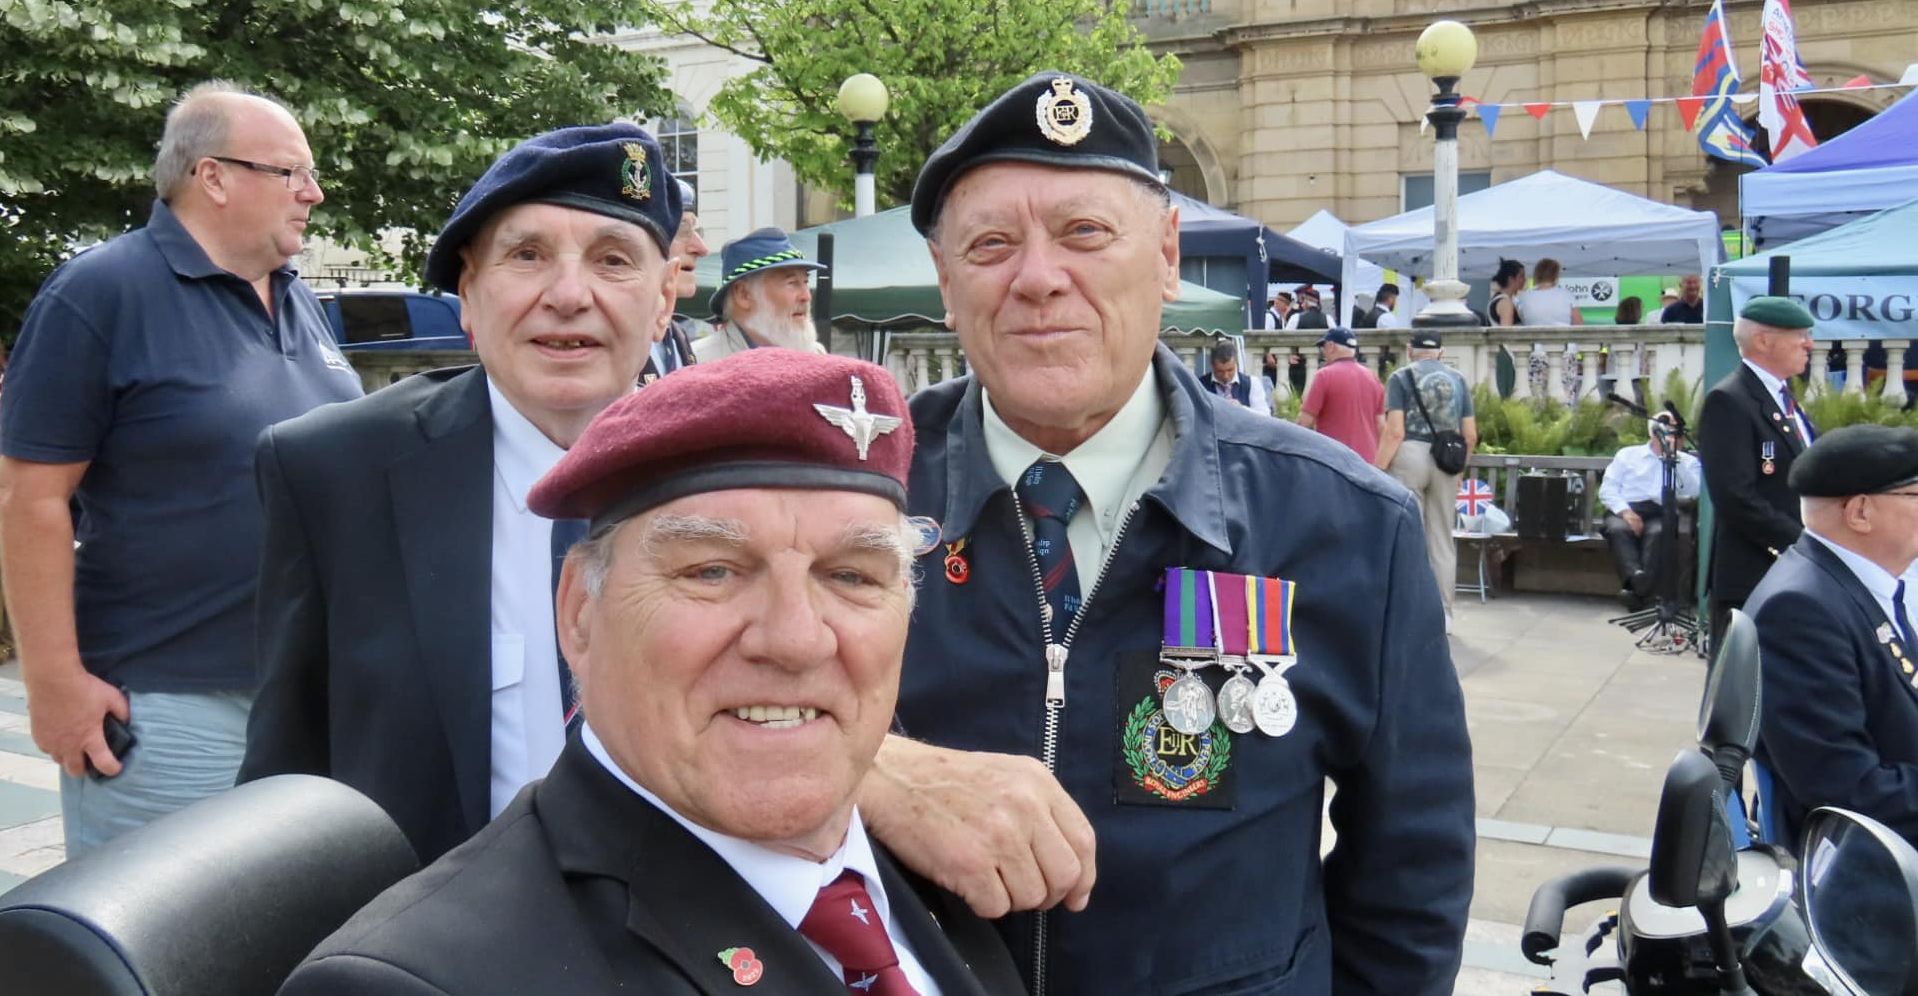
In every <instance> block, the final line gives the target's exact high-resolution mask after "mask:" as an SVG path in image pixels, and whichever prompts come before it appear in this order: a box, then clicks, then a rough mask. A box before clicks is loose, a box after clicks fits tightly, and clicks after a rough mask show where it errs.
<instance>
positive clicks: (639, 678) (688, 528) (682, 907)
mask: <svg viewBox="0 0 1918 996" xmlns="http://www.w3.org/2000/svg"><path fill="white" fill-rule="evenodd" d="M912 448H913V430H912V424H911V420H910V417H909V415H908V413H907V410H906V400H905V397H904V396H903V395H902V394H901V393H900V391H899V387H898V385H897V384H896V383H894V382H893V380H892V378H891V377H890V376H889V375H888V374H887V373H886V372H885V371H884V370H883V369H881V368H880V367H877V366H875V365H873V364H870V363H866V362H863V361H860V360H853V359H848V358H845V357H837V356H825V355H816V354H811V353H798V352H794V351H790V350H777V349H762V350H749V351H745V352H743V353H740V354H737V355H734V356H731V357H728V358H725V359H722V360H718V361H715V362H712V363H701V364H698V365H696V366H693V367H690V368H688V369H686V370H683V371H680V372H678V373H675V374H674V375H673V376H671V377H666V378H662V379H660V380H659V381H657V382H656V383H654V384H652V385H650V386H648V387H647V388H646V389H645V390H643V391H640V392H638V393H637V394H635V395H633V396H632V397H630V398H628V399H626V400H624V401H622V402H619V403H616V404H614V405H613V406H612V407H610V408H608V409H607V410H606V412H605V414H604V415H603V416H602V417H600V418H598V419H596V420H594V422H593V423H592V425H591V426H589V427H588V428H587V429H586V431H585V433H584V435H582V436H581V437H580V439H579V440H578V442H577V443H576V444H575V445H574V446H573V447H572V448H571V449H569V450H568V451H567V453H566V455H565V456H564V457H563V458H562V459H561V460H560V462H559V463H558V464H557V465H556V466H555V467H554V468H553V469H552V470H551V471H550V472H548V473H547V474H546V475H545V476H544V477H543V478H542V479H541V480H540V481H539V483H538V484H537V485H535V486H534V488H533V490H532V492H531V493H530V494H529V495H528V497H527V503H528V505H529V507H530V508H531V509H532V510H533V511H534V512H535V513H537V514H540V515H542V516H546V517H549V518H551V519H553V520H555V521H567V520H578V521H583V522H585V523H587V524H588V533H587V539H586V540H584V541H583V542H581V543H580V544H579V545H578V546H576V547H574V548H573V549H572V551H571V552H570V553H569V554H568V556H567V557H566V560H565V565H564V568H563V569H562V572H561V576H560V582H559V591H558V594H557V596H556V610H555V611H556V614H557V616H558V619H559V643H560V647H561V648H562V650H563V651H564V653H565V656H566V659H567V661H569V662H570V663H571V665H572V667H573V673H574V674H575V676H576V680H577V685H578V689H579V699H580V703H581V709H582V711H583V714H584V716H585V722H584V725H583V726H581V727H580V729H579V730H578V732H577V733H575V734H574V735H572V736H571V737H569V738H568V742H567V745H566V749H565V751H564V752H563V753H562V754H561V756H560V759H559V761H558V762H557V763H556V764H555V765H554V767H553V770H552V773H551V774H550V775H548V776H547V777H546V778H545V779H544V780H543V781H539V782H536V783H534V784H533V785H531V786H529V787H528V788H526V789H525V790H524V791H523V792H521V793H520V794H519V795H518V796H517V797H516V798H515V799H514V801H513V803H512V804H511V805H510V806H508V807H507V809H506V811H505V812H504V813H502V814H500V816H499V818H498V819H497V820H495V821H494V822H493V823H492V824H491V825H489V826H488V828H487V829H485V830H483V831H481V832H480V834H479V835H478V836H476V837H475V838H474V839H473V840H472V841H470V842H469V843H468V844H467V845H466V846H464V847H461V848H459V849H457V850H455V851H453V852H452V853H450V854H448V855H446V856H445V857H443V858H441V859H440V860H439V861H438V862H436V863H435V864H434V865H432V866H431V867H429V868H427V869H426V870H425V871H423V872H420V873H418V874H416V875H414V876H412V877H410V878H408V879H406V880H404V881H402V882H400V883H399V884H397V885H395V886H394V887H393V888H391V889H389V890H388V891H387V892H385V893H383V894H382V895H381V896H380V897H378V898H376V899H375V900H374V901H373V902H372V903H371V904H370V905H369V906H367V908H365V909H364V910H362V911H360V912H359V913H358V914H356V915H355V916H354V917H353V919H352V920H351V921H349V922H348V923H347V924H346V925H345V926H344V927H342V928H341V929H340V930H339V931H337V932H336V933H335V934H334V935H333V936H332V937H330V938H328V939H327V940H326V941H324V942H322V943H321V944H320V946H319V947H318V948H317V949H316V950H315V951H314V953H313V954H312V955H311V956H309V958H308V960H307V961H306V963H305V964H303V965H302V966H301V967H299V968H298V969H296V970H295V972H294V973H293V975H292V976H291V978H290V979H289V980H288V982H287V984H286V987H285V988H284V989H282V990H281V992H282V993H283V994H290V996H311V994H318V993H353V994H356V996H359V994H374V996H380V994H392V996H400V994H408V996H415V994H424V993H429V992H431V993H453V994H466V993H472V994H479V993H539V994H541V996H571V994H578V996H589V994H590V996H596V994H599V993H607V992H620V991H624V992H639V993H666V992H673V993H682V992H683V993H693V992H703V993H713V992H732V991H735V990H736V989H744V988H746V987H751V986H755V985H759V984H760V983H762V982H763V983H765V984H764V985H761V986H760V989H759V990H758V991H770V992H784V993H802V992H803V993H831V992H841V993H844V992H850V993H859V994H867V996H987V994H997V993H1007V992H1019V991H1023V990H1022V989H1021V987H1020V984H1019V977H1018V972H1017V970H1016V969H1015V968H1014V966H1013V964H1012V958H1011V955H1010V954H1009V953H1008V952H1007V950H1006V947H1005V943H1004V942H1003V941H1002V940H1001V939H1000V938H999V935H998V933H997V932H996V931H995V930H994V929H993V927H992V926H991V925H990V924H988V923H987V922H986V921H984V920H982V919H980V918H978V917H977V916H975V915H973V914H972V913H971V912H970V911H969V910H968V909H967V908H966V905H965V903H964V902H963V901H962V900H960V899H959V898H958V897H957V896H955V895H953V894H951V893H949V892H945V891H943V890H940V889H938V888H937V887H934V886H931V885H929V884H925V883H923V882H917V881H914V880H911V879H909V878H907V877H906V875H905V874H904V873H903V872H902V871H901V870H900V869H899V868H898V867H897V866H896V865H894V863H893V861H892V859H891V858H890V857H889V856H888V854H887V852H886V850H885V848H884V847H883V846H880V845H879V844H877V843H876V842H874V841H873V840H872V839H871V838H869V837H868V836H867V831H866V826H865V822H864V821H863V820H862V819H861V816H860V813H859V809H858V807H857V806H856V805H855V794H856V791H857V789H858V787H859V785H860V783H861V781H862V780H863V779H864V777H865V775H866V772H867V771H868V770H869V769H870V768H871V766H872V761H873V756H874V754H875V753H876V752H877V750H878V748H879V744H880V742H881V741H882V740H883V739H885V737H886V736H887V731H888V730H889V729H890V727H891V726H892V722H893V708H894V705H895V702H896V700H897V697H898V691H899V673H900V668H901V666H902V662H903V660H904V655H905V646H906V627H907V624H908V621H909V620H910V619H911V616H912V607H913V601H914V598H915V589H914V570H913V558H914V556H915V555H916V554H917V553H918V552H919V551H920V550H921V549H922V548H924V547H930V546H931V545H932V539H933V538H934V537H936V536H937V535H938V533H937V529H936V527H935V528H931V529H927V528H924V527H922V525H921V523H920V522H919V521H918V520H913V519H908V518H907V517H906V515H905V512H904V509H905V505H906V477H907V472H908V469H909V467H910V462H911V454H912ZM928 532H930V534H931V535H930V536H928V535H927V534H928Z"/></svg>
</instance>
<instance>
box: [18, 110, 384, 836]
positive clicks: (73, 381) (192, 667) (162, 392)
mask: <svg viewBox="0 0 1918 996" xmlns="http://www.w3.org/2000/svg"><path fill="white" fill-rule="evenodd" d="M312 165H313V153H312V151H311V150H310V149H308V148H307V144H306V137H305V135H304V134H303V133H302V132H301V130H300V126H299V124H298V123H297V122H295V121H294V119H293V116H292V115H291V114H289V113H288V112H287V111H286V109H285V108H284V107H282V106H280V105H279V104H277V103H275V102H274V101H272V100H269V99H267V98H264V97H261V96H257V95H253V94H249V93H246V92H245V91H243V90H240V89H239V88H237V87H234V86H231V85H229V84H224V83H206V84H201V85H200V86H197V87H195V88H193V89H192V90H190V91H188V92H187V94H186V95H185V96H184V97H183V98H182V99H181V100H180V102H179V103H178V104H176V105H175V106H174V108H173V110H172V111H171V112H170V113H169V114H168V115H167V119H166V129H165V131H164V133H163V134H162V136H161V139H160V151H159V154H158V156H157V157H156V158H155V160H154V164H153V180H154V186H155V188H156V189H157V191H158V193H159V199H158V200H157V201H156V202H155V203H154V205H153V213H152V214H151V216H150V217H149V218H148V219H147V225H146V227H145V228H142V229H139V230H137V231H133V232H129V233H128V234H126V235H122V236H120V237H119V238H116V239H113V240H112V241H109V242H107V243H105V244H104V245H100V246H97V247H95V248H93V249H91V250H88V251H86V252H84V253H81V254H80V255H79V256H77V257H75V258H74V259H72V260H71V261H69V262H68V263H66V264H65V265H64V266H61V267H60V268H59V269H58V270H56V271H54V274H53V276H51V277H50V278H48V280H47V282H46V285H45V286H43V287H42V288H41V289H40V293H39V295H38V296H37V297H35V298H34V301H33V304H32V306H31V307H30V308H28V310H27V316H26V322H25V325H24V327H23V328H22V330H21V333H20V339H19V342H18V344H17V345H16V347H15V350H14V353H13V366H12V370H11V374H12V376H10V377H8V378H7V381H8V383H7V390H6V393H5V400H4V403H0V545H3V546H4V548H5V554H4V561H3V563H4V568H5V571H6V577H7V588H6V594H7V599H8V602H9V608H10V609H11V610H12V612H13V616H14V627H15V630H16V632H17V634H18V637H19V649H20V662H21V671H22V677H23V678H24V679H25V681H26V686H27V708H28V714H29V717H30V718H31V721H32V728H33V739H34V743H36V744H38V745H39V747H40V748H41V749H42V750H44V751H46V752H47V753H48V754H49V755H51V756H52V757H53V759H54V760H55V761H57V762H59V764H60V767H61V769H62V775H61V782H60V797H61V808H62V812H63V815H64V817H65V830H66V845H67V854H68V856H74V855H77V854H80V853H82V852H84V851H86V850H89V849H91V848H93V847H96V846H98V845H100V844H102V843H104V842H106V841H107V840H108V839H110V838H112V837H114V836H115V835H118V834H120V833H123V832H125V831H127V830H131V829H133V828H135V827H138V826H140V825H142V824H144V823H146V822H147V821H149V820H152V819H153V818H155V817H158V816H161V815H164V814H166V813H168V812H170V811H172V810H174V809H178V808H180V807H181V806H184V805H186V804H188V803H190V802H193V801H194V800H196V799H199V798H201V797H204V796H208V795H212V794H214V793H216V792H219V791H221V790H223V789H225V788H227V787H229V786H231V785H232V784H233V778H234V773H235V771H236V770H237V768H238V766H239V762H240V755H241V752H242V749H243V747H244V745H245V734H246V718H247V710H248V707H249V704H250V703H251V701H252V691H251V690H252V688H253V684H254V662H253V652H252V651H253V617H252V614H253V592H254V586H255V581H256V579H257V574H258V570H259V559H260V536H261V528H262V527H261V515H260V504H259V499H258V498H257V497H256V496H255V493H254V487H253V474H252V470H253V446H254V442H255V440H256V439H257V438H258V437H259V434H260V431H261V430H262V429H264V428H265V427H266V426H268V425H271V424H273V423H274V422H277V421H280V420H282V419H287V418H292V417H293V416H295V415H299V414H301V413H303V412H305V411H307V410H308V409H310V408H313V407H315V406H317V405H322V404H326V403H328V402H333V401H345V400H348V399H351V398H355V397H358V396H359V395H360V393H361V390H360V380H359V377H358V376H357V375H356V374H355V373H354V372H353V369H352V367H351V366H349V365H348V364H347V362H346V361H345V359H344V358H342V357H341V356H340V354H339V351H338V350H337V349H335V348H334V346H333V344H332V337H331V336H330V335H329V333H328V331H327V325H326V319H325V317H324V316H323V314H322V312H321V310H320V306H319V302H318V301H317V300H316V299H315V298H314V296H313V293H312V291H310V290H308V289H307V288H306V286H305V285H304V284H302V283H301V282H300V280H299V277H298V275H297V274H296V273H295V271H294V270H293V268H292V267H291V266H290V265H288V261H289V260H290V259H291V257H293V256H294V255H296V254H298V253H299V251H300V244H301V237H302V233H303V231H304V229H305V228H306V222H307V216H308V213H309V212H310V211H311V210H312V209H313V207H314V206H315V205H317V204H319V203H320V202H321V201H322V200H324V199H325V196H324V195H323V194H322V193H321V191H320V187H319V182H318V180H317V179H316V177H315V175H314V170H313V168H312ZM73 499H77V500H78V514H77V515H75V514H74V513H73V512H72V511H70V505H69V503H70V501H72V500H73ZM76 540H77V544H76ZM109 714H110V715H112V716H115V717H118V718H119V719H121V720H123V721H126V722H127V723H128V725H129V727H130V728H131V732H132V733H133V736H134V738H135V741H136V744H135V746H134V747H133V749H132V751H131V752H130V753H129V754H127V755H126V756H125V757H124V758H123V759H116V758H115V757H114V756H113V753H112V752H111V751H110V750H109V749H108V747H107V742H106V739H105V736H104V735H103V732H102V723H103V722H104V720H105V717H106V716H108V715H109ZM90 771H91V772H94V773H97V776H98V777H88V774H89V772H90Z"/></svg>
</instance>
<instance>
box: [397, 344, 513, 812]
mask: <svg viewBox="0 0 1918 996" xmlns="http://www.w3.org/2000/svg"><path fill="white" fill-rule="evenodd" d="M415 416H416V417H417V419H418V425H419V430H420V433H421V435H422V437H423V438H424V445H423V446H422V447H421V449H419V450H418V451H416V452H413V453H410V454H408V455H407V456H406V457H404V458H402V459H400V460H398V461H396V462H395V463H394V464H393V465H392V466H390V467H389V468H388V469H387V483H388V487H389V489H390V493H391V496H392V502H393V522H394V525H395V526H396V527H397V528H398V531H399V536H398V543H399V558H400V565H401V568H402V570H403V571H404V572H405V575H406V591H407V602H408V606H409V608H410V609H411V611H412V617H413V630H414V632H415V633H416V634H417V635H418V639H419V643H420V646H419V657H420V660H421V662H422V664H423V665H424V668H425V671H426V678H427V680H428V682H429V683H431V685H432V686H433V691H434V700H435V701H436V702H437V703H438V704H439V710H440V722H441V725H442V726H443V728H444V729H445V731H446V739H447V745H448V748H449V749H450V751H451V753H452V758H453V777H454V782H455V784H456V785H457V787H458V790H459V797H460V807H461V809H462V811H463V813H464V815H465V817H466V822H467V826H468V828H469V829H472V830H478V829H479V828H480V827H481V826H484V825H485V823H486V819H487V813H488V810H489V809H490V808H491V806H490V793H491V771H492V735H491V728H492V725H491V717H492V695H491V690H492V648H491V646H490V643H489V639H488V633H489V632H490V631H491V625H490V623H489V620H490V618H491V613H492V569H493V541H492V536H493V420H492V414H491V405H490V403H489V400H488V397H487V391H486V378H485V376H484V374H483V373H482V372H481V371H480V369H479V368H477V367H475V368H474V369H472V370H470V371H468V372H466V373H464V374H461V375H459V376H457V377H454V378H452V379H451V380H449V381H447V382H446V385H445V386H444V387H443V388H441V389H440V390H439V391H438V392H436V393H435V394H434V395H433V396H432V397H431V398H429V399H427V400H426V401H425V402H423V403H422V404H421V405H420V406H419V408H418V409H416V410H415Z"/></svg>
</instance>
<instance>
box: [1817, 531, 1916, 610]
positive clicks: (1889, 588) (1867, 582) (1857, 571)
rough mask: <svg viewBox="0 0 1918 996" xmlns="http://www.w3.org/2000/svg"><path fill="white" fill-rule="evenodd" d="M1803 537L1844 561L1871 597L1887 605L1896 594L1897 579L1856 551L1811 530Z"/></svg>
mask: <svg viewBox="0 0 1918 996" xmlns="http://www.w3.org/2000/svg"><path fill="white" fill-rule="evenodd" d="M1805 535H1807V536H1810V537H1811V538H1812V539H1815V540H1817V541H1818V542H1820V543H1823V544H1825V548H1826V549H1828V550H1830V551H1831V552H1832V553H1833V554H1834V555H1836V556H1837V557H1838V559H1839V560H1842V561H1844V563H1845V566H1846V567H1849V568H1851V573H1852V575H1853V576H1855V577H1857V578H1858V583H1859V584H1862V585H1864V586H1865V590H1866V591H1869V592H1871V594H1872V597H1874V598H1876V599H1878V600H1879V601H1880V602H1886V603H1889V602H1890V601H1891V598H1892V596H1893V595H1895V594H1897V592H1898V579H1897V578H1895V577H1893V576H1892V574H1891V572H1890V571H1887V570H1885V569H1884V568H1882V567H1880V566H1878V565H1877V564H1874V563H1872V562H1871V561H1870V560H1869V559H1868V558H1866V557H1864V556H1862V555H1860V554H1859V553H1857V552H1856V551H1853V550H1848V549H1846V548H1845V547H1843V546H1840V545H1838V544H1837V543H1834V542H1832V541H1831V540H1829V539H1826V538H1825V537H1823V536H1820V535H1818V533H1817V532H1815V531H1813V530H1810V529H1807V530H1805Z"/></svg>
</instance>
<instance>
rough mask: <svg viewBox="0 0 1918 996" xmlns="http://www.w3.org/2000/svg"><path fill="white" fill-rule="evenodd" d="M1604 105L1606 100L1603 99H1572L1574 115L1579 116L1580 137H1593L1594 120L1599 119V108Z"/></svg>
mask: <svg viewBox="0 0 1918 996" xmlns="http://www.w3.org/2000/svg"><path fill="white" fill-rule="evenodd" d="M1604 106H1605V102H1604V101H1602V100H1574V101H1572V115H1573V116H1574V117H1576V118H1578V135H1579V137H1580V138H1591V137H1592V122H1594V121H1597V120H1598V109H1599V108H1601V107H1604Z"/></svg>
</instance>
